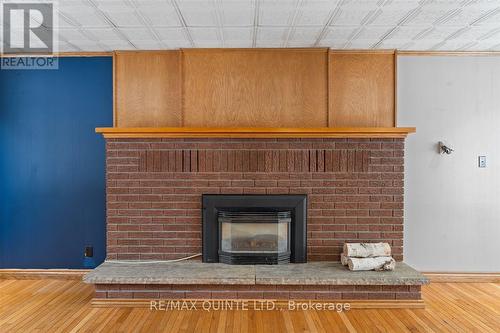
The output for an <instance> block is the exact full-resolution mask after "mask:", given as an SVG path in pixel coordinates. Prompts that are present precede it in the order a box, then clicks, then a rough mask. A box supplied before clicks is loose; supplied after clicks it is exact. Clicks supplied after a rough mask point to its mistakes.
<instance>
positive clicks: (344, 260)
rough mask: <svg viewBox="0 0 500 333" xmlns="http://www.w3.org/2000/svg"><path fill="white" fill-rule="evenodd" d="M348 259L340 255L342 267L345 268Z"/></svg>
mask: <svg viewBox="0 0 500 333" xmlns="http://www.w3.org/2000/svg"><path fill="white" fill-rule="evenodd" d="M348 259H349V258H348V257H347V256H346V255H345V254H344V253H341V254H340V262H341V263H342V265H343V266H347V260H348Z"/></svg>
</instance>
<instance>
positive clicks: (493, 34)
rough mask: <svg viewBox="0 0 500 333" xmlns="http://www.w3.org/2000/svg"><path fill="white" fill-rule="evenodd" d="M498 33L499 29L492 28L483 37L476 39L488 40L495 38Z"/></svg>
mask: <svg viewBox="0 0 500 333" xmlns="http://www.w3.org/2000/svg"><path fill="white" fill-rule="evenodd" d="M499 32H500V28H493V29H491V30H490V31H488V32H487V33H485V34H484V35H481V36H480V37H478V38H477V39H478V40H483V39H488V38H490V37H493V36H495V35H496V34H498V33H499Z"/></svg>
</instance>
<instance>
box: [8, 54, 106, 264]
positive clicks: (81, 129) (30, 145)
mask: <svg viewBox="0 0 500 333" xmlns="http://www.w3.org/2000/svg"><path fill="white" fill-rule="evenodd" d="M112 86H113V84H112V59H111V58H110V57H97V58H60V59H59V69H58V70H0V267H1V268H83V267H84V265H83V251H84V247H85V246H86V245H92V246H93V247H94V259H95V263H96V264H99V263H101V262H102V261H103V260H104V258H105V173H104V171H105V170H104V168H105V150H104V148H105V147H104V144H105V143H104V140H103V139H102V137H101V136H100V135H97V134H95V133H94V128H95V127H98V126H111V125H112V113H113V112H112V100H113V97H112V94H113V93H112V89H113V88H112Z"/></svg>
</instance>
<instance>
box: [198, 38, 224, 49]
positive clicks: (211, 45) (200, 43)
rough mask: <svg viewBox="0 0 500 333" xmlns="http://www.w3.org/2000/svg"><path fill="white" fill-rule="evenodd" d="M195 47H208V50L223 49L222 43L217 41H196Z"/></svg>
mask: <svg viewBox="0 0 500 333" xmlns="http://www.w3.org/2000/svg"><path fill="white" fill-rule="evenodd" d="M194 44H195V47H207V48H216V47H222V43H221V42H220V41H216V40H200V41H195V43H194Z"/></svg>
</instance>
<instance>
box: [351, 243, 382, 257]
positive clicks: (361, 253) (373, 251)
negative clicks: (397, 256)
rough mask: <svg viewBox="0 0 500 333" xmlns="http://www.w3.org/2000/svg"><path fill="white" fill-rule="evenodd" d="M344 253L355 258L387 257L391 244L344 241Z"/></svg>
mask: <svg viewBox="0 0 500 333" xmlns="http://www.w3.org/2000/svg"><path fill="white" fill-rule="evenodd" d="M344 255H345V256H346V257H355V258H372V257H388V256H390V255H391V246H390V245H389V244H388V243H344Z"/></svg>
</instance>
